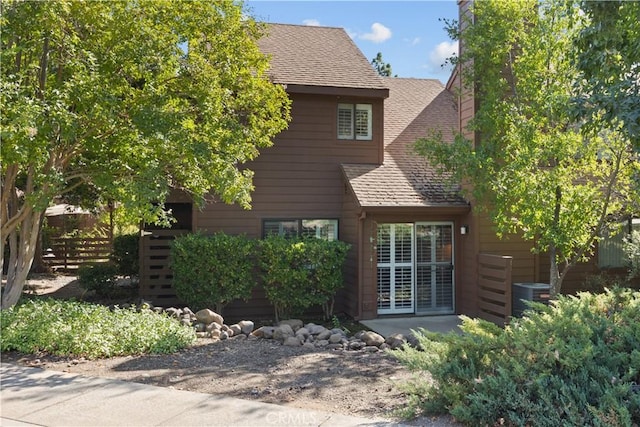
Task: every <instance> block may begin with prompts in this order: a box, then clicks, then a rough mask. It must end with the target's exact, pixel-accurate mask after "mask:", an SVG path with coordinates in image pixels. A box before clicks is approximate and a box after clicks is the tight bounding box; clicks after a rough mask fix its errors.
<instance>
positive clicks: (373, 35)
mask: <svg viewBox="0 0 640 427" xmlns="http://www.w3.org/2000/svg"><path fill="white" fill-rule="evenodd" d="M360 38H361V39H363V40H369V41H372V42H374V43H382V42H384V41H387V40H389V39H390V38H391V30H390V29H389V28H387V27H385V26H384V25H382V24H380V23H379V22H375V23H374V24H373V25H371V32H370V33H365V34H362V35H361V36H360Z"/></svg>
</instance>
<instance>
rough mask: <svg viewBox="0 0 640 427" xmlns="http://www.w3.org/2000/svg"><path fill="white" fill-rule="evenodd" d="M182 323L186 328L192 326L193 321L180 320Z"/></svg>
mask: <svg viewBox="0 0 640 427" xmlns="http://www.w3.org/2000/svg"><path fill="white" fill-rule="evenodd" d="M180 323H182V324H183V325H186V326H191V320H189V319H180Z"/></svg>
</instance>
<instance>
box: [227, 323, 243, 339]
mask: <svg viewBox="0 0 640 427" xmlns="http://www.w3.org/2000/svg"><path fill="white" fill-rule="evenodd" d="M229 330H231V332H233V336H236V335H240V334H241V333H242V328H241V327H240V325H238V324H237V323H234V324H233V325H231V326H229Z"/></svg>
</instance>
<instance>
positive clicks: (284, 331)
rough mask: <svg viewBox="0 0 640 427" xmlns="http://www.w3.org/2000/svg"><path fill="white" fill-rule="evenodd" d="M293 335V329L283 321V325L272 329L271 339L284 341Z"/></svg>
mask: <svg viewBox="0 0 640 427" xmlns="http://www.w3.org/2000/svg"><path fill="white" fill-rule="evenodd" d="M293 335H294V333H293V329H292V328H291V326H290V325H289V324H287V323H285V324H284V325H280V326H278V327H277V328H276V330H275V331H273V339H274V340H278V341H284V340H285V339H287V338H289V337H293Z"/></svg>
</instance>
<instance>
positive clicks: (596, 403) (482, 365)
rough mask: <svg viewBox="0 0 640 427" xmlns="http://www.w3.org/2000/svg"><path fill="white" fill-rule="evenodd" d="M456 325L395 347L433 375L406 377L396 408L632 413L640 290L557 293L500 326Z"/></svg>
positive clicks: (637, 398)
mask: <svg viewBox="0 0 640 427" xmlns="http://www.w3.org/2000/svg"><path fill="white" fill-rule="evenodd" d="M462 329H463V330H464V332H465V333H464V334H462V335H457V334H453V333H452V334H447V335H438V334H434V333H428V332H426V331H419V332H418V333H417V336H418V341H419V343H420V346H421V349H414V348H408V347H407V348H405V349H403V350H401V351H396V352H394V355H395V356H396V357H397V358H398V359H400V361H401V362H402V363H403V364H405V365H406V366H408V367H409V368H411V369H413V370H416V371H428V372H430V374H431V376H432V378H433V380H435V381H433V382H426V381H425V382H421V381H419V380H416V381H414V382H412V383H409V384H407V385H406V391H407V392H408V393H409V394H410V395H411V398H412V400H411V405H410V406H409V409H408V410H407V413H406V414H405V415H415V414H417V413H420V412H441V413H442V412H449V413H450V414H452V415H453V416H455V417H456V418H457V419H458V420H460V421H462V422H464V423H466V424H469V425H508V426H524V425H536V426H558V425H580V426H582V425H592V426H631V425H638V424H639V423H640V391H639V390H638V384H640V292H634V291H632V290H630V289H624V288H616V289H613V290H607V291H605V292H604V293H599V294H594V293H586V292H585V293H581V294H579V295H578V296H577V297H574V296H559V297H558V299H557V300H555V301H554V302H553V304H552V305H551V306H548V307H546V306H542V305H536V306H535V311H530V312H528V314H527V315H526V316H524V317H523V318H521V319H514V320H513V321H512V322H511V324H510V325H508V326H507V327H505V328H504V329H503V328H500V327H498V326H496V325H494V324H492V323H489V322H485V321H482V320H478V319H473V320H472V319H469V318H465V319H464V322H463V325H462Z"/></svg>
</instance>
